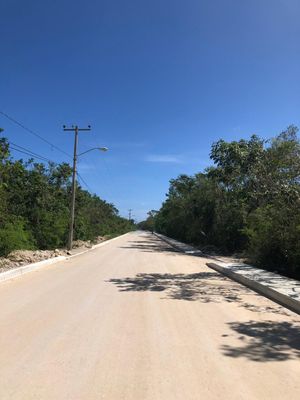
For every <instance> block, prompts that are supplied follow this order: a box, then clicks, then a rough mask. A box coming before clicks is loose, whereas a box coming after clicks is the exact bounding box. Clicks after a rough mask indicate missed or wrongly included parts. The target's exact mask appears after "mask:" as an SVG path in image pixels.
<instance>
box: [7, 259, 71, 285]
mask: <svg viewBox="0 0 300 400" xmlns="http://www.w3.org/2000/svg"><path fill="white" fill-rule="evenodd" d="M66 259H67V257H65V256H59V257H53V258H48V259H47V260H43V261H39V262H36V263H33V264H28V265H24V266H23V267H17V268H14V269H9V270H8V271H5V272H2V273H1V274H0V282H4V281H7V280H8V279H12V278H16V277H18V276H21V275H24V274H26V273H27V272H31V271H36V270H37V269H39V268H42V267H45V266H46V265H51V264H56V263H57V262H59V261H64V260H66Z"/></svg>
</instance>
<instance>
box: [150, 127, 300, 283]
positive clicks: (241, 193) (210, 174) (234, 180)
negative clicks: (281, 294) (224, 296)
mask: <svg viewBox="0 0 300 400" xmlns="http://www.w3.org/2000/svg"><path fill="white" fill-rule="evenodd" d="M297 131H298V129H297V128H296V127H295V126H290V127H288V128H287V130H286V131H284V132H282V133H281V134H279V135H278V136H277V137H275V138H272V139H269V140H264V139H261V138H259V137H258V136H255V135H254V136H252V137H251V138H250V140H244V139H243V140H239V141H233V142H225V141H224V140H219V141H218V142H216V143H214V144H213V145H212V147H211V153H210V157H211V159H212V161H213V162H214V166H212V167H210V168H207V169H206V170H205V171H204V172H201V173H197V174H195V175H193V176H188V175H180V176H179V177H178V178H176V179H172V180H171V181H170V188H169V192H168V194H167V200H166V201H165V202H164V203H163V205H162V207H161V209H160V210H159V211H158V213H156V215H155V216H154V220H153V212H152V213H151V215H149V218H148V220H147V221H146V222H144V223H143V224H144V226H145V224H146V225H147V223H148V224H150V225H151V223H152V224H154V225H155V229H156V230H157V231H159V232H161V233H164V234H166V235H168V236H171V237H173V238H176V239H179V240H182V241H184V242H189V243H193V244H196V245H198V246H200V247H203V248H204V249H205V248H209V246H215V247H216V248H218V249H219V250H220V251H222V252H225V253H233V252H243V253H244V255H245V256H246V257H248V260H249V261H250V262H252V263H255V264H256V265H258V266H261V267H262V268H265V269H269V270H273V271H274V270H275V271H278V272H280V273H282V274H285V275H287V276H292V277H296V278H300V180H299V177H300V143H299V139H298V137H297Z"/></svg>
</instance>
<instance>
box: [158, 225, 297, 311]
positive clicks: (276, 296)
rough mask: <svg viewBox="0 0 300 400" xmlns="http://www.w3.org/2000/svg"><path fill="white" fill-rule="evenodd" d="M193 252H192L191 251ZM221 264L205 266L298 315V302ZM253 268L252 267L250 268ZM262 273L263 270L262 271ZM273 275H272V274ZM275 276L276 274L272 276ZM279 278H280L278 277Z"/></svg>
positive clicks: (171, 242) (188, 250)
mask: <svg viewBox="0 0 300 400" xmlns="http://www.w3.org/2000/svg"><path fill="white" fill-rule="evenodd" d="M155 235H156V236H157V237H158V238H159V239H161V240H163V241H165V242H166V243H168V244H169V245H170V246H172V247H174V248H175V249H177V250H179V251H181V252H182V253H185V254H189V255H194V256H197V255H201V252H199V250H197V249H196V248H193V247H192V246H190V245H187V244H185V243H181V242H179V241H177V240H174V239H171V238H169V237H167V236H165V235H162V234H158V233H155ZM193 250H194V251H193ZM202 256H203V257H205V254H203V253H202ZM221 264H222V263H221V262H208V263H206V265H207V266H208V267H209V268H212V269H214V270H215V271H217V272H219V273H221V274H222V275H225V276H227V277H228V278H230V279H232V280H234V281H236V282H238V283H240V284H242V285H244V286H246V287H248V288H249V289H252V290H254V291H255V292H257V293H259V294H261V295H263V296H265V297H267V298H268V299H270V300H272V301H274V302H276V303H278V304H280V305H281V306H283V307H286V308H288V309H289V310H291V311H293V312H295V313H297V314H300V301H299V300H296V299H293V298H292V297H290V296H289V295H286V294H284V293H281V292H279V291H277V290H275V289H273V288H271V287H269V286H267V285H264V284H262V283H260V282H258V281H257V280H253V279H250V278H249V277H247V276H245V275H242V274H240V273H237V272H234V271H232V270H231V269H230V267H229V266H222V265H221ZM245 266H247V267H250V268H251V266H250V265H246V264H245ZM252 268H254V267H252ZM262 271H263V270H262ZM273 274H274V273H273ZM274 275H277V274H274ZM280 277H281V276H280ZM281 278H282V279H286V280H289V278H285V277H281Z"/></svg>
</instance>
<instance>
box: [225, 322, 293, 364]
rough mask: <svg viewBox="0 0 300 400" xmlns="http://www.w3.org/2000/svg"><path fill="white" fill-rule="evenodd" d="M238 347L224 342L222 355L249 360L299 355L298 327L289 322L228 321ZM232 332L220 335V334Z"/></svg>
mask: <svg viewBox="0 0 300 400" xmlns="http://www.w3.org/2000/svg"><path fill="white" fill-rule="evenodd" d="M228 325H229V327H230V328H231V329H232V330H233V331H234V334H238V335H239V336H238V339H239V340H240V342H241V344H242V345H241V346H236V345H234V346H232V345H223V346H222V347H221V350H222V351H223V354H224V355H225V356H228V357H233V358H239V357H241V358H246V359H249V360H251V361H257V362H266V361H286V360H292V359H298V358H300V326H297V325H293V324H292V323H290V322H285V321H283V322H275V321H263V322H257V321H248V322H230V323H229V324H228ZM227 336H228V337H229V338H230V337H231V336H232V335H223V337H227Z"/></svg>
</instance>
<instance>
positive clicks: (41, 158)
mask: <svg viewBox="0 0 300 400" xmlns="http://www.w3.org/2000/svg"><path fill="white" fill-rule="evenodd" d="M10 148H11V149H13V150H15V151H18V152H19V153H22V154H26V155H27V156H30V157H34V158H38V159H40V160H42V161H47V162H49V160H47V158H44V157H39V156H36V155H33V154H32V153H29V152H27V151H24V150H20V149H17V148H16V147H13V146H10Z"/></svg>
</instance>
